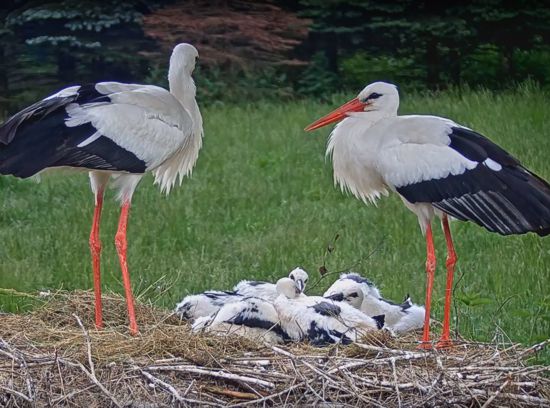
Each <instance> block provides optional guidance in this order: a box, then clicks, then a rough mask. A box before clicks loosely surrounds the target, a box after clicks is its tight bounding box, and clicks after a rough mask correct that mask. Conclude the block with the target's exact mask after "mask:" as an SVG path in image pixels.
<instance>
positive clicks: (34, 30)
mask: <svg viewBox="0 0 550 408" xmlns="http://www.w3.org/2000/svg"><path fill="white" fill-rule="evenodd" d="M148 10H149V9H148V8H147V7H144V6H143V4H142V2H139V1H128V2H120V3H112V4H109V3H107V2H94V1H89V0H88V1H78V0H63V1H51V2H46V3H42V4H40V3H38V5H37V3H33V2H31V3H28V4H26V5H19V6H18V7H16V8H15V9H14V10H11V11H10V12H9V14H7V15H6V16H5V19H3V22H4V31H6V30H7V31H8V32H9V33H10V35H11V36H12V39H13V40H15V41H14V42H13V43H12V44H11V45H10V46H8V47H6V41H2V44H3V45H4V47H3V52H4V53H5V61H7V66H3V67H2V75H0V78H1V77H2V76H3V77H4V78H7V79H8V82H9V83H10V84H13V85H10V89H9V92H7V95H8V98H9V108H10V110H13V109H14V108H19V107H21V106H22V105H25V104H27V103H29V102H30V101H31V100H32V99H35V98H38V97H43V96H44V95H46V94H48V93H49V92H51V91H52V88H53V89H55V88H59V87H62V86H65V85H67V84H68V83H80V82H95V81H99V80H120V81H133V80H136V79H138V78H139V77H142V76H143V75H144V72H145V69H146V66H147V60H146V58H145V56H144V55H143V54H142V51H143V50H147V49H153V47H154V42H153V41H151V40H148V39H147V38H145V37H144V35H143V32H142V31H141V27H140V22H141V19H142V17H143V13H144V12H148ZM1 50H2V48H0V51H1ZM0 86H1V84H0Z"/></svg>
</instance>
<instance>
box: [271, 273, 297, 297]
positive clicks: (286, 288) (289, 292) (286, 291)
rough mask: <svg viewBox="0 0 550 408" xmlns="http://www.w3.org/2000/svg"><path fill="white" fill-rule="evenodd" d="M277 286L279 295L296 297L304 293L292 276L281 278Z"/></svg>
mask: <svg viewBox="0 0 550 408" xmlns="http://www.w3.org/2000/svg"><path fill="white" fill-rule="evenodd" d="M276 288H277V293H278V294H279V295H283V296H285V297H286V298H288V299H296V297H298V295H300V293H302V292H301V291H300V289H299V288H298V286H296V282H294V281H293V280H292V279H290V278H281V279H279V280H278V281H277V286H276Z"/></svg>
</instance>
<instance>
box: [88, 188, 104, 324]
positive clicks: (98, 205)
mask: <svg viewBox="0 0 550 408" xmlns="http://www.w3.org/2000/svg"><path fill="white" fill-rule="evenodd" d="M102 207H103V189H99V190H98V191H97V194H96V197H95V209H94V220H93V222H92V231H91V232H90V252H91V253H92V267H93V270H94V293H95V325H96V327H97V328H98V329H101V328H102V327H103V315H102V305H101V240H100V239H99V224H100V220H101V209H102Z"/></svg>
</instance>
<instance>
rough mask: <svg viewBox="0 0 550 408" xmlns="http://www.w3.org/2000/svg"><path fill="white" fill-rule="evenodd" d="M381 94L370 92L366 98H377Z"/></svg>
mask: <svg viewBox="0 0 550 408" xmlns="http://www.w3.org/2000/svg"><path fill="white" fill-rule="evenodd" d="M381 96H382V94H379V93H376V92H373V93H371V94H370V95H369V96H367V99H378V98H380V97H381Z"/></svg>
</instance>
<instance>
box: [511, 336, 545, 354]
mask: <svg viewBox="0 0 550 408" xmlns="http://www.w3.org/2000/svg"><path fill="white" fill-rule="evenodd" d="M548 344H550V338H548V339H546V340H544V341H542V342H540V343H538V344H535V345H533V346H531V347H529V348H528V349H525V350H523V351H522V352H521V353H519V356H518V357H520V358H521V357H523V356H525V355H526V354H530V353H536V352H537V351H541V350H542V349H543V348H544V347H546V346H547V345H548Z"/></svg>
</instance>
